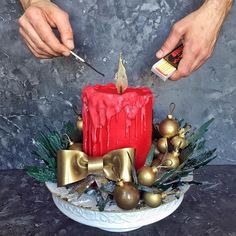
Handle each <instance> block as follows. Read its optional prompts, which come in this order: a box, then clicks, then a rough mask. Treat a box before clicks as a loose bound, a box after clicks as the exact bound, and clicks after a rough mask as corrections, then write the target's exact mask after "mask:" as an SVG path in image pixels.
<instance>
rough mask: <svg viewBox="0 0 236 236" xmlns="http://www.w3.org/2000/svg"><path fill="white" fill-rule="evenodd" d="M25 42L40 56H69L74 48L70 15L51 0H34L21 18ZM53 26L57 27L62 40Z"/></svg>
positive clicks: (20, 30)
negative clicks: (54, 31) (55, 32)
mask: <svg viewBox="0 0 236 236" xmlns="http://www.w3.org/2000/svg"><path fill="white" fill-rule="evenodd" d="M19 25H20V29H19V32H20V34H21V35H22V37H23V39H24V41H25V43H26V44H27V46H28V47H29V49H30V50H31V52H32V53H33V54H34V55H35V56H36V57H38V58H52V57H57V56H62V55H64V56H69V55H70V50H72V49H73V48H74V40H73V32H72V28H71V25H70V21H69V15H68V14H67V13H66V12H64V11H63V10H61V9H60V8H59V7H58V6H57V5H55V4H54V3H52V2H50V1H49V0H32V1H31V4H30V6H29V7H28V8H27V9H26V10H25V13H24V14H23V15H22V16H21V17H20V19H19ZM52 28H57V29H58V31H59V33H60V37H61V42H60V41H59V40H58V38H57V37H56V36H55V34H54V33H53V31H52Z"/></svg>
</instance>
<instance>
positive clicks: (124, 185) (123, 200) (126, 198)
mask: <svg viewBox="0 0 236 236" xmlns="http://www.w3.org/2000/svg"><path fill="white" fill-rule="evenodd" d="M114 199H115V201H116V204H117V206H118V207H120V208H121V209H124V210H131V209H133V208H135V207H136V206H137V205H138V203H139V200H140V192H139V190H138V189H137V188H136V187H135V186H134V185H133V184H132V183H130V182H124V181H119V182H117V185H116V188H115V191H114Z"/></svg>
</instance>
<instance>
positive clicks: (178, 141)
mask: <svg viewBox="0 0 236 236" xmlns="http://www.w3.org/2000/svg"><path fill="white" fill-rule="evenodd" d="M170 143H171V144H172V145H173V147H174V148H175V149H177V148H180V149H184V148H186V147H187V146H188V141H187V139H186V138H185V136H184V135H178V136H175V137H173V138H172V139H171V141H170Z"/></svg>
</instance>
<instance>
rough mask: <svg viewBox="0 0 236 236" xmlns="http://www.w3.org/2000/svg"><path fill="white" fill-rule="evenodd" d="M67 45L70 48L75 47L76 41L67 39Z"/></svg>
mask: <svg viewBox="0 0 236 236" xmlns="http://www.w3.org/2000/svg"><path fill="white" fill-rule="evenodd" d="M66 46H67V47H68V48H69V49H74V42H73V40H72V39H67V41H66Z"/></svg>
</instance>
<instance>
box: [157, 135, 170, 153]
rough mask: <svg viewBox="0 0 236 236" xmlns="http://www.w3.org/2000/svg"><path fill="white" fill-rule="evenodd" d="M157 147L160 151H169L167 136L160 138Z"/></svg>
mask: <svg viewBox="0 0 236 236" xmlns="http://www.w3.org/2000/svg"><path fill="white" fill-rule="evenodd" d="M156 148H157V150H158V151H159V152H160V153H166V152H168V143H167V138H159V139H158V140H157V144H156Z"/></svg>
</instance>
